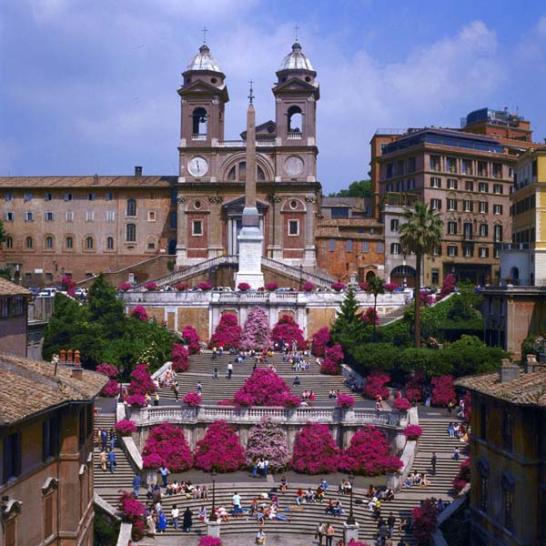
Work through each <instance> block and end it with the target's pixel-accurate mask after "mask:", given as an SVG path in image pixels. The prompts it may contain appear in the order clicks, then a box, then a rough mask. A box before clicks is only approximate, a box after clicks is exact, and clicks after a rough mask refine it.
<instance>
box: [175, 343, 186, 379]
mask: <svg viewBox="0 0 546 546" xmlns="http://www.w3.org/2000/svg"><path fill="white" fill-rule="evenodd" d="M188 356H189V353H188V349H186V347H184V345H182V344H181V343H173V346H172V348H171V361H172V363H173V370H174V371H175V372H176V373H182V372H187V371H188V369H189V367H190V360H189V358H188Z"/></svg>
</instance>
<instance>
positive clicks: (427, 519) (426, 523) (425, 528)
mask: <svg viewBox="0 0 546 546" xmlns="http://www.w3.org/2000/svg"><path fill="white" fill-rule="evenodd" d="M411 516H412V519H413V536H414V537H415V539H416V540H417V541H418V543H419V544H430V540H431V538H432V533H434V531H435V530H436V526H437V524H438V509H437V508H436V500H435V499H425V500H423V501H421V505H420V506H417V507H415V508H414V509H413V510H412V512H411Z"/></svg>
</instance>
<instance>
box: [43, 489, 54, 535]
mask: <svg viewBox="0 0 546 546" xmlns="http://www.w3.org/2000/svg"><path fill="white" fill-rule="evenodd" d="M53 499H54V495H53V493H50V494H49V495H47V496H46V497H44V539H47V538H49V537H50V536H51V535H52V534H53Z"/></svg>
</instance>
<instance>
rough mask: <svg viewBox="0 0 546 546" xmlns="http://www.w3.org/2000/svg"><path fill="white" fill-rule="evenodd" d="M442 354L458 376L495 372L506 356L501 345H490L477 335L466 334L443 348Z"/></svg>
mask: <svg viewBox="0 0 546 546" xmlns="http://www.w3.org/2000/svg"><path fill="white" fill-rule="evenodd" d="M441 354H442V358H444V359H445V360H446V361H447V362H449V364H450V365H451V366H452V369H453V374H454V375H457V376H461V375H473V374H480V373H488V372H493V371H495V370H497V369H498V368H499V367H500V365H501V359H503V358H505V356H506V353H505V352H504V351H503V350H502V349H500V348H499V347H488V346H487V345H485V344H484V343H483V342H482V341H480V339H479V338H477V337H476V336H465V335H464V336H462V337H461V338H460V339H458V340H457V341H455V342H453V343H451V344H449V345H448V346H447V347H445V348H444V349H442V350H441Z"/></svg>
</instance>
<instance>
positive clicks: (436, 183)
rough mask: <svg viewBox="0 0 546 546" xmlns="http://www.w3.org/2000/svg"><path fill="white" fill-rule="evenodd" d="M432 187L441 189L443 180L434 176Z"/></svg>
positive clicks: (431, 181)
mask: <svg viewBox="0 0 546 546" xmlns="http://www.w3.org/2000/svg"><path fill="white" fill-rule="evenodd" d="M430 187H431V188H441V187H442V179H441V178H439V177H437V176H432V177H431V179H430Z"/></svg>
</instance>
